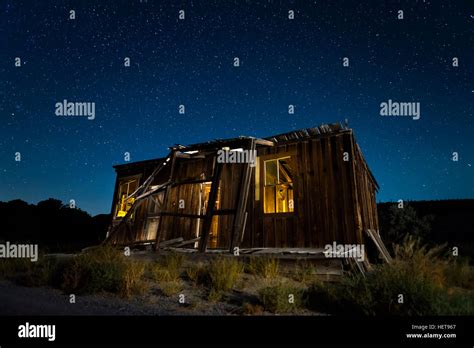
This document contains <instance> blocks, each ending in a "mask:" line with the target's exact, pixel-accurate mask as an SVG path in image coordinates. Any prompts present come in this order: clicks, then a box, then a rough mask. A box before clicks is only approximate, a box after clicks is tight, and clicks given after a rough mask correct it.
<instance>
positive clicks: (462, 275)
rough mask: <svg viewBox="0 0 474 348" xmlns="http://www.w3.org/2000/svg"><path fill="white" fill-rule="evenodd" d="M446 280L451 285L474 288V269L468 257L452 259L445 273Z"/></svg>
mask: <svg viewBox="0 0 474 348" xmlns="http://www.w3.org/2000/svg"><path fill="white" fill-rule="evenodd" d="M445 277H446V281H447V283H448V284H449V285H451V286H458V287H463V288H466V289H471V290H474V271H473V269H472V268H471V266H469V259H468V258H461V257H456V258H455V259H452V260H451V262H450V263H449V265H448V267H446V273H445Z"/></svg>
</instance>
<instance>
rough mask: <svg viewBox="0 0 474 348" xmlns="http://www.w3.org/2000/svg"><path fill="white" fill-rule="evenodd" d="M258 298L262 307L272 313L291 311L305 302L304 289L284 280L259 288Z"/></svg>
mask: <svg viewBox="0 0 474 348" xmlns="http://www.w3.org/2000/svg"><path fill="white" fill-rule="evenodd" d="M259 299H260V301H261V302H262V304H263V307H264V308H265V309H266V310H268V311H270V312H273V313H291V312H294V311H296V310H298V309H300V308H302V307H303V306H304V305H305V302H306V300H305V293H304V289H303V288H301V287H295V286H292V285H291V284H289V283H288V282H285V281H281V282H279V283H278V284H276V285H273V286H269V287H265V288H262V289H260V291H259Z"/></svg>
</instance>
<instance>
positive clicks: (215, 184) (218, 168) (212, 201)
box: [199, 156, 223, 253]
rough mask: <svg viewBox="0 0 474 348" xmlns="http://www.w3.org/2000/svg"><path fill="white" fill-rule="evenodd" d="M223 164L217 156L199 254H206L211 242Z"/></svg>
mask: <svg viewBox="0 0 474 348" xmlns="http://www.w3.org/2000/svg"><path fill="white" fill-rule="evenodd" d="M222 166H223V164H222V163H219V162H217V156H215V157H214V173H213V176H212V184H211V191H210V192H209V199H208V201H207V209H206V217H205V218H204V223H203V226H202V232H201V240H200V242H199V252H201V253H205V252H206V249H207V243H208V241H209V234H210V231H211V226H212V217H213V216H214V211H215V205H216V199H217V193H218V191H219V181H220V178H221V172H222Z"/></svg>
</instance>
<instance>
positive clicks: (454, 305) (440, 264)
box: [308, 237, 474, 316]
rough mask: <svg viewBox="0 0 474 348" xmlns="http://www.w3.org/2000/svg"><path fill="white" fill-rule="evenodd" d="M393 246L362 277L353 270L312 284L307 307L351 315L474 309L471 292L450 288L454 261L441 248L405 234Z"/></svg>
mask: <svg viewBox="0 0 474 348" xmlns="http://www.w3.org/2000/svg"><path fill="white" fill-rule="evenodd" d="M394 250H395V258H394V261H393V263H391V264H383V265H377V266H375V267H374V270H373V271H372V272H371V273H369V274H367V276H366V277H364V276H362V275H360V274H354V275H352V276H347V277H344V278H343V279H342V281H341V282H340V283H338V284H321V283H315V284H314V285H313V286H312V287H311V288H310V289H309V291H308V295H309V304H310V307H311V308H312V309H316V310H321V311H326V312H329V313H336V314H351V315H353V314H363V315H409V316H410V315H415V316H416V315H461V314H464V315H466V314H470V315H472V314H473V313H474V296H473V294H472V291H471V292H469V291H467V292H466V291H454V290H453V289H452V288H451V286H452V285H453V284H452V283H450V279H449V277H448V276H447V275H448V274H449V272H450V270H451V266H452V262H451V261H450V260H449V259H448V258H447V257H445V256H444V255H443V248H442V247H434V248H429V247H427V246H426V245H422V244H421V243H420V241H419V240H418V239H414V238H412V237H407V238H405V240H404V242H403V244H401V245H397V246H395V248H394ZM451 282H452V281H451ZM400 295H402V296H403V301H400V299H401V298H400Z"/></svg>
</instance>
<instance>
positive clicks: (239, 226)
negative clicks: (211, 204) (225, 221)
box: [229, 139, 256, 252]
mask: <svg viewBox="0 0 474 348" xmlns="http://www.w3.org/2000/svg"><path fill="white" fill-rule="evenodd" d="M255 149H256V144H255V139H251V140H250V144H249V146H248V150H250V151H255ZM242 171H243V174H241V175H242V177H241V185H240V187H239V191H238V192H239V193H238V198H239V199H238V203H237V206H236V208H235V209H236V214H235V218H234V224H233V228H232V235H231V239H230V247H229V251H230V252H233V250H234V247H236V246H239V245H240V242H241V241H242V239H243V232H244V229H245V225H244V219H245V215H246V212H245V210H246V208H247V202H248V197H249V190H250V180H251V178H252V173H253V166H252V165H251V163H245V164H244V166H243V168H242Z"/></svg>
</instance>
